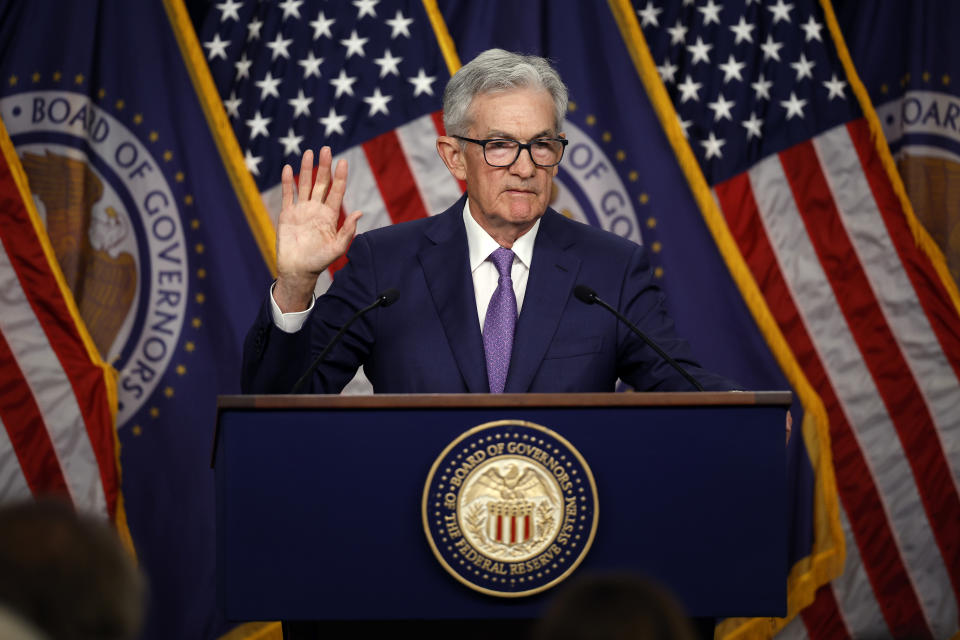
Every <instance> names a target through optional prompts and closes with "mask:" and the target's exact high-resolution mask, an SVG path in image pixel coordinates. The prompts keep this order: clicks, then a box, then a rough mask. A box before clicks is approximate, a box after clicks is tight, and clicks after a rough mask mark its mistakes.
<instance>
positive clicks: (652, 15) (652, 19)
mask: <svg viewBox="0 0 960 640" xmlns="http://www.w3.org/2000/svg"><path fill="white" fill-rule="evenodd" d="M661 13H663V9H658V8H657V7H655V6H653V2H650V1H649V0H648V2H647V6H646V7H644V8H643V9H638V10H637V15H638V16H640V20H641V24H640V26H641V27H649V26H650V25H653V26H655V27H659V26H660V21H659V20H658V19H657V16H658V15H660V14H661Z"/></svg>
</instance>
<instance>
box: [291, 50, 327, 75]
mask: <svg viewBox="0 0 960 640" xmlns="http://www.w3.org/2000/svg"><path fill="white" fill-rule="evenodd" d="M297 64H298V65H300V66H301V67H303V79H304V80H306V79H307V78H309V77H310V76H317V77H318V78H319V77H320V65H321V64H323V58H318V57H316V56H315V55H313V51H308V52H307V57H306V58H304V59H303V60H298V61H297Z"/></svg>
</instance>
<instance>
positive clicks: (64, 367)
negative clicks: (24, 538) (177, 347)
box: [0, 124, 128, 536]
mask: <svg viewBox="0 0 960 640" xmlns="http://www.w3.org/2000/svg"><path fill="white" fill-rule="evenodd" d="M0 149H2V153H0V210H2V212H3V215H0V292H2V293H0V308H2V313H0V502H16V501H20V500H29V499H30V498H32V497H41V496H49V495H55V496H60V497H63V498H64V499H66V500H68V501H69V502H70V503H71V504H72V505H73V506H74V507H75V508H76V509H77V510H79V511H83V512H84V513H89V514H93V515H97V516H102V517H103V518H110V519H113V518H114V517H117V516H118V510H119V512H120V513H122V508H121V507H120V505H119V498H120V471H119V468H118V464H117V444H116V436H115V433H114V423H115V420H116V393H117V390H116V379H115V373H114V372H113V370H112V369H111V368H110V366H109V365H108V364H106V363H105V362H104V361H103V360H102V359H101V357H100V354H99V353H98V352H97V349H96V347H95V346H94V343H93V340H92V339H91V337H90V335H89V334H88V333H87V330H86V328H85V326H84V323H83V321H82V320H81V319H80V313H79V310H78V309H77V306H76V303H75V302H74V299H73V295H72V294H71V293H70V289H69V288H68V287H67V285H66V281H65V280H64V277H63V274H62V272H61V271H60V267H59V265H58V264H57V261H56V258H55V256H54V252H53V248H52V247H51V245H50V241H49V239H48V238H47V234H46V232H45V230H44V227H43V221H42V220H41V219H40V217H39V215H38V213H37V211H36V208H35V205H34V201H33V198H32V197H31V195H30V191H29V189H28V187H27V181H26V175H25V174H24V172H23V169H22V167H21V166H20V160H19V158H18V157H17V153H16V150H15V149H14V147H13V144H12V143H11V141H10V138H9V137H8V136H7V130H6V128H5V127H4V126H3V125H2V124H0ZM117 524H118V527H119V528H120V530H121V531H120V532H121V534H123V535H124V536H127V535H128V534H127V532H126V524H125V522H124V521H122V517H121V521H118V523H117Z"/></svg>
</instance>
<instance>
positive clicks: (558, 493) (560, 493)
mask: <svg viewBox="0 0 960 640" xmlns="http://www.w3.org/2000/svg"><path fill="white" fill-rule="evenodd" d="M423 526H424V530H425V531H426V534H427V541H428V542H429V543H430V548H431V549H433V553H434V555H435V556H436V557H437V559H438V560H439V561H440V564H441V565H443V567H444V568H445V569H446V570H447V571H448V572H449V573H450V574H451V575H453V576H454V577H455V578H456V579H457V580H459V581H460V582H462V583H463V584H465V585H467V586H468V587H470V588H471V589H475V590H477V591H480V592H482V593H486V594H489V595H494V596H502V597H518V596H527V595H531V594H534V593H538V592H540V591H543V590H545V589H549V588H550V587H552V586H554V585H555V584H557V583H559V582H561V581H562V580H563V579H565V578H566V577H567V576H568V575H570V573H571V572H572V571H573V570H574V569H576V567H577V566H578V565H579V564H580V562H581V561H582V560H583V558H584V557H585V556H586V554H587V551H589V549H590V545H591V544H592V543H593V536H594V534H595V532H596V529H597V486H596V483H595V482H594V480H593V474H592V473H591V472H590V467H589V466H587V463H586V461H585V460H584V459H583V456H581V455H580V452H578V451H577V450H576V449H575V448H574V447H573V445H571V444H570V443H569V442H567V441H566V440H565V439H564V438H563V437H562V436H560V435H559V434H557V433H555V432H553V431H551V430H550V429H548V428H546V427H542V426H540V425H538V424H534V423H532V422H525V421H522V420H500V421H497V422H488V423H486V424H481V425H479V426H477V427H474V428H473V429H470V430H469V431H467V432H466V433H464V434H463V435H461V436H460V437H459V438H457V439H456V440H454V441H453V442H452V443H450V445H449V446H447V448H446V449H444V450H443V452H442V453H441V454H440V456H439V457H438V458H437V460H436V462H434V463H433V466H432V467H431V469H430V473H429V474H428V476H427V482H426V486H425V487H424V491H423Z"/></svg>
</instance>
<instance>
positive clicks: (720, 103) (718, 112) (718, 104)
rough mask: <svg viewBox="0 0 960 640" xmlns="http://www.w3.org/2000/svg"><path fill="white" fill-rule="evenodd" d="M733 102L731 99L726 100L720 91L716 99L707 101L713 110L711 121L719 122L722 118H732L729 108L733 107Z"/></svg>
mask: <svg viewBox="0 0 960 640" xmlns="http://www.w3.org/2000/svg"><path fill="white" fill-rule="evenodd" d="M734 104H736V103H735V102H734V101H733V100H727V99H726V98H724V97H723V94H722V93H721V94H720V95H719V97H718V98H717V99H716V101H714V102H708V103H707V106H708V107H709V108H710V109H711V110H712V111H713V121H714V122H719V121H720V120H723V119H724V118H726V119H727V120H733V114H732V113H731V112H730V109H731V108H733V106H734Z"/></svg>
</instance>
